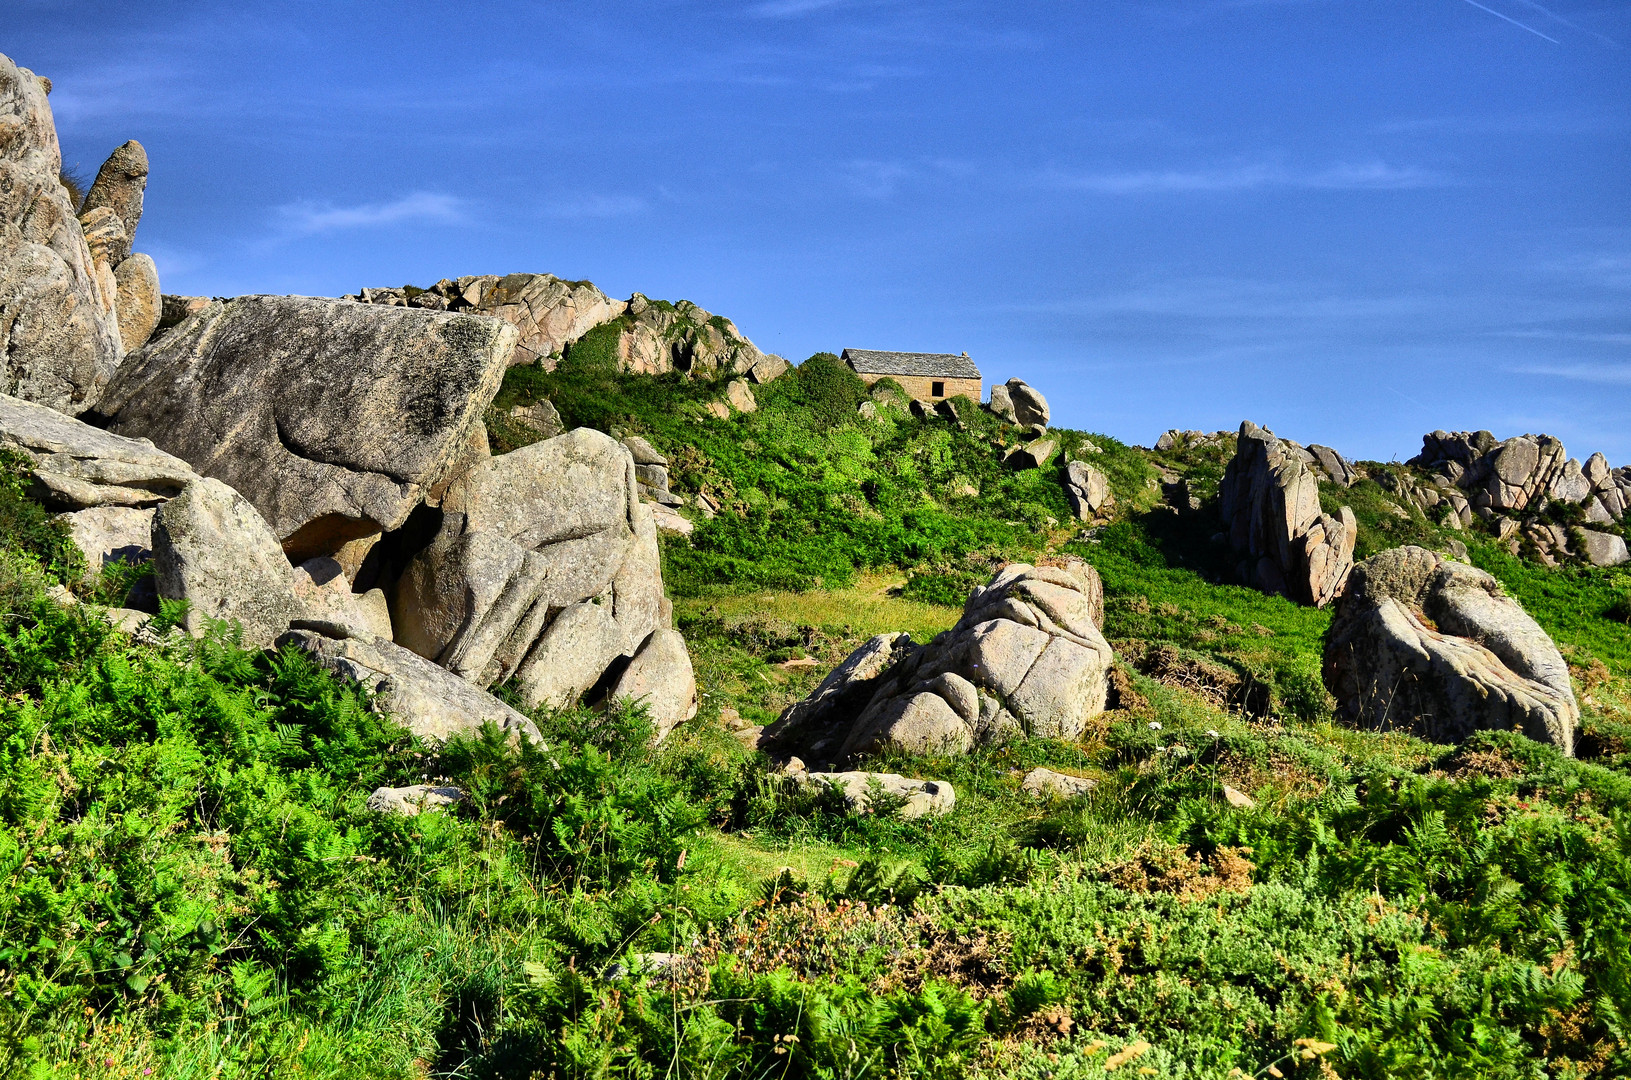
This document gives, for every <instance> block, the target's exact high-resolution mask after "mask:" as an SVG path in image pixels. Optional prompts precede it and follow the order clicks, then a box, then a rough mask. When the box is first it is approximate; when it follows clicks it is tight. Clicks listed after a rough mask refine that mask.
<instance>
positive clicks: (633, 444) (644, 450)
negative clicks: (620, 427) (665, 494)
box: [623, 435, 668, 486]
mask: <svg viewBox="0 0 1631 1080" xmlns="http://www.w3.org/2000/svg"><path fill="white" fill-rule="evenodd" d="M623 445H624V446H626V447H628V449H629V454H630V456H632V457H633V458H634V464H635V465H636V466H640V465H667V464H668V459H667V458H665V457H663V455H661V454H659V453H658V452H657V448H656V447H655V446H652V445H651V444H650V443H649V442H647V441H646V440H645V439H643V438H641V437H640V436H639V435H629V436H626V437H625V438H624V439H623ZM664 486H666V484H665V485H664Z"/></svg>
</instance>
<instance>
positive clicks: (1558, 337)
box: [1491, 330, 1631, 345]
mask: <svg viewBox="0 0 1631 1080" xmlns="http://www.w3.org/2000/svg"><path fill="white" fill-rule="evenodd" d="M1491 336H1493V337H1505V338H1523V339H1527V340H1533V341H1578V342H1581V343H1583V344H1589V345H1631V334H1615V333H1588V332H1584V331H1575V330H1501V331H1498V332H1496V333H1495V334H1493V335H1491Z"/></svg>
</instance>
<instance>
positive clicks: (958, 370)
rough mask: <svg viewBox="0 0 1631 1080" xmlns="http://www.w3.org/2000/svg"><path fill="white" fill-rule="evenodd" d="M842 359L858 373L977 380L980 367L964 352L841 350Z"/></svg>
mask: <svg viewBox="0 0 1631 1080" xmlns="http://www.w3.org/2000/svg"><path fill="white" fill-rule="evenodd" d="M843 359H844V360H845V361H847V362H848V363H849V366H850V367H852V368H854V369H855V370H856V372H857V373H859V374H862V375H927V376H930V377H938V378H942V379H978V378H979V377H980V369H979V368H977V367H975V366H974V361H972V360H970V359H969V358H968V354H967V353H964V354H963V355H961V356H959V355H957V354H956V353H923V352H880V351H878V350H876V349H845V350H844V356H843Z"/></svg>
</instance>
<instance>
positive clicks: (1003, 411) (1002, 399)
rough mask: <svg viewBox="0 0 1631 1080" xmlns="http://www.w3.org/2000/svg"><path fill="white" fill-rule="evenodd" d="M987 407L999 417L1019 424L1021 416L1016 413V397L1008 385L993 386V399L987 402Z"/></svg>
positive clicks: (1016, 424)
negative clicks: (1014, 397)
mask: <svg viewBox="0 0 1631 1080" xmlns="http://www.w3.org/2000/svg"><path fill="white" fill-rule="evenodd" d="M985 407H986V408H987V409H990V410H991V412H992V413H993V414H994V415H996V416H997V417H999V418H1001V419H1003V420H1006V421H1008V422H1009V423H1010V424H1013V425H1015V426H1016V427H1017V426H1019V417H1018V416H1016V415H1015V414H1014V399H1013V396H1012V395H1011V394H1009V393H1008V388H1007V387H1006V386H993V387H992V388H991V400H989V401H987V402H986V403H985Z"/></svg>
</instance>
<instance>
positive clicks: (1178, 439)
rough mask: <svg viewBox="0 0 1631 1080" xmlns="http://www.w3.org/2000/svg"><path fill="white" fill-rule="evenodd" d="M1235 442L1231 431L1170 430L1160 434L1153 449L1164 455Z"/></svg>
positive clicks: (1228, 444)
mask: <svg viewBox="0 0 1631 1080" xmlns="http://www.w3.org/2000/svg"><path fill="white" fill-rule="evenodd" d="M1234 441H1235V433H1234V432H1233V431H1212V432H1206V431H1194V430H1190V431H1180V430H1178V429H1177V428H1172V429H1170V430H1168V431H1164V432H1162V433H1161V437H1160V438H1159V439H1156V440H1155V449H1157V450H1159V451H1161V452H1162V453H1165V452H1167V451H1169V450H1192V449H1196V448H1198V447H1202V446H1230V445H1232V444H1233V443H1234Z"/></svg>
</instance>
